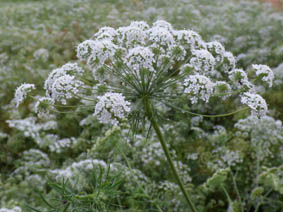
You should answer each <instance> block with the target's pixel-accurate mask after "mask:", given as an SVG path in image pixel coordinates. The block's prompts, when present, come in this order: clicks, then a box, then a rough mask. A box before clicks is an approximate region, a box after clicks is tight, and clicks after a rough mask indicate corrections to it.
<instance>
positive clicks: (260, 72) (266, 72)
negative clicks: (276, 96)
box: [252, 64, 274, 87]
mask: <svg viewBox="0 0 283 212" xmlns="http://www.w3.org/2000/svg"><path fill="white" fill-rule="evenodd" d="M252 68H253V69H254V70H255V71H256V72H255V74H256V76H257V77H259V78H260V79H261V80H262V81H264V82H267V83H268V85H269V87H272V82H273V79H274V74H273V71H272V70H271V69H270V68H269V67H268V66H267V65H257V64H254V65H252Z"/></svg>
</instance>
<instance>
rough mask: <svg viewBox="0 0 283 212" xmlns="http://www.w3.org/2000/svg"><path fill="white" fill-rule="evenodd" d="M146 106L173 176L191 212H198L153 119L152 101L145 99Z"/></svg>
mask: <svg viewBox="0 0 283 212" xmlns="http://www.w3.org/2000/svg"><path fill="white" fill-rule="evenodd" d="M144 104H145V109H146V115H147V117H148V119H149V121H150V122H151V125H152V127H153V129H154V130H155V132H156V134H157V137H158V139H159V141H160V144H161V146H162V149H163V151H164V153H165V155H166V158H167V161H168V163H169V165H170V168H171V170H172V172H173V175H174V177H175V179H176V180H177V183H178V185H179V187H180V189H181V191H182V193H183V195H184V197H185V199H186V201H187V203H188V204H189V206H190V208H191V210H192V211H193V212H197V209H196V208H195V206H194V204H193V202H192V200H191V199H190V197H189V195H188V193H187V192H186V190H185V186H184V184H183V183H182V181H181V178H180V177H179V175H178V172H177V170H176V168H175V166H174V163H173V160H172V158H171V156H170V153H169V150H168V148H167V146H166V143H165V140H164V138H163V135H162V133H161V130H160V127H159V125H158V124H157V122H156V121H155V119H154V117H153V113H152V108H151V106H150V101H149V99H148V98H145V99H144Z"/></svg>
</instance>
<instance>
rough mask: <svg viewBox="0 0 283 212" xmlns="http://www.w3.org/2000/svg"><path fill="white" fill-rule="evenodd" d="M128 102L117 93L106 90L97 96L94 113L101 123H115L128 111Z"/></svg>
mask: <svg viewBox="0 0 283 212" xmlns="http://www.w3.org/2000/svg"><path fill="white" fill-rule="evenodd" d="M129 106H130V102H128V101H126V100H125V97H124V96H122V95H121V94H119V93H111V92H108V93H106V94H104V95H103V96H99V97H98V103H97V104H96V106H95V112H94V115H95V116H97V118H98V120H99V121H100V122H101V123H105V124H112V125H117V124H118V123H119V121H120V120H122V119H124V118H125V117H126V115H127V113H129V112H130V107H129Z"/></svg>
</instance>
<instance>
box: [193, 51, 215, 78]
mask: <svg viewBox="0 0 283 212" xmlns="http://www.w3.org/2000/svg"><path fill="white" fill-rule="evenodd" d="M192 54H193V57H192V58H191V60H190V64H191V65H192V66H193V67H194V68H195V70H196V71H197V72H199V73H201V74H204V73H208V72H209V71H212V70H213V68H214V66H215V58H214V57H213V56H212V54H211V53H210V52H209V51H207V50H205V49H201V50H195V51H193V52H192Z"/></svg>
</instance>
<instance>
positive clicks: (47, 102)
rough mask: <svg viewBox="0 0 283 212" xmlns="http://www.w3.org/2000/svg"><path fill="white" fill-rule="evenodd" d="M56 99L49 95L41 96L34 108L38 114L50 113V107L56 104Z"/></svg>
mask: <svg viewBox="0 0 283 212" xmlns="http://www.w3.org/2000/svg"><path fill="white" fill-rule="evenodd" d="M54 103H55V102H54V100H53V99H52V98H49V97H41V98H39V100H38V101H37V102H36V103H35V105H34V110H35V112H36V113H37V114H39V115H42V114H44V113H48V112H49V111H48V109H50V107H52V105H54Z"/></svg>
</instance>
